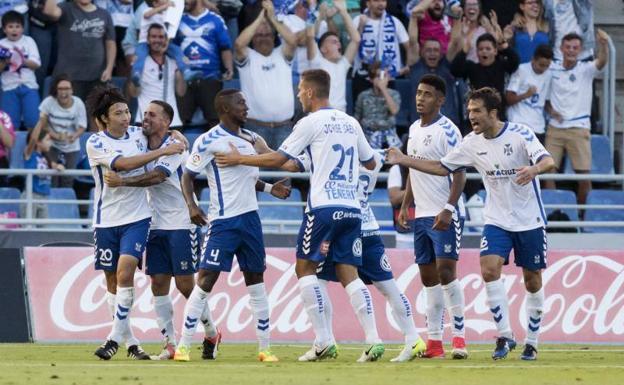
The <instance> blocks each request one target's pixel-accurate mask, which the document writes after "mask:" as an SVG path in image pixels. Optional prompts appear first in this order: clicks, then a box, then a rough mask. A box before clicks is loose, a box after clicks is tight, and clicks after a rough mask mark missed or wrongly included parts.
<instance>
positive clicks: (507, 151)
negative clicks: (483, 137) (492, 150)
mask: <svg viewBox="0 0 624 385" xmlns="http://www.w3.org/2000/svg"><path fill="white" fill-rule="evenodd" d="M503 153H504V154H505V155H507V156H510V155H511V154H513V148H511V143H505V147H504V148H503Z"/></svg>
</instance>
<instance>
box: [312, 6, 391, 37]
mask: <svg viewBox="0 0 624 385" xmlns="http://www.w3.org/2000/svg"><path fill="white" fill-rule="evenodd" d="M311 3H312V1H311ZM319 3H320V4H321V6H323V4H324V6H325V7H326V9H327V15H326V16H327V18H326V20H327V27H328V30H329V31H332V32H335V33H336V34H337V35H338V37H339V38H340V44H342V45H343V46H347V45H348V44H349V42H350V36H349V31H348V30H347V26H346V24H345V20H346V19H344V18H343V17H342V16H341V15H340V13H339V12H338V9H337V8H336V7H335V6H334V4H336V2H335V1H333V0H321V1H319ZM343 3H344V4H345V8H346V10H347V13H348V14H349V18H350V19H351V21H353V18H354V17H357V16H358V15H360V13H361V12H360V0H344V1H343ZM319 8H320V7H319ZM398 8H399V11H400V8H401V6H400V5H399V6H398ZM394 16H396V17H399V15H396V14H395V15H394ZM355 26H356V27H357V24H355ZM325 32H327V31H323V29H322V28H321V30H320V33H321V34H323V33H325Z"/></svg>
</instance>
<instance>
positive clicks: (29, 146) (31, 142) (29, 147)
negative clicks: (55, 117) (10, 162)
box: [2, 114, 47, 159]
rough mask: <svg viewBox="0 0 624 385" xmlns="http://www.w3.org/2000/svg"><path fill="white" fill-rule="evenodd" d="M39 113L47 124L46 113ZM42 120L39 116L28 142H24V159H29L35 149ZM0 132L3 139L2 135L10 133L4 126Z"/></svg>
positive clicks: (41, 127) (41, 128)
mask: <svg viewBox="0 0 624 385" xmlns="http://www.w3.org/2000/svg"><path fill="white" fill-rule="evenodd" d="M41 115H42V117H43V116H46V119H45V122H46V124H47V115H44V114H41ZM43 121H44V119H42V118H41V117H40V118H39V121H38V122H37V124H36V125H35V128H33V130H32V133H31V134H30V140H29V141H28V143H26V148H24V159H30V156H31V155H32V153H33V152H34V151H35V146H36V145H37V142H38V141H39V135H41V130H43V126H44V124H43ZM2 134H3V135H2V136H3V138H2V139H3V141H4V135H9V137H10V134H9V133H8V132H7V131H6V130H5V129H4V127H2ZM11 144H12V143H11ZM5 145H6V144H5Z"/></svg>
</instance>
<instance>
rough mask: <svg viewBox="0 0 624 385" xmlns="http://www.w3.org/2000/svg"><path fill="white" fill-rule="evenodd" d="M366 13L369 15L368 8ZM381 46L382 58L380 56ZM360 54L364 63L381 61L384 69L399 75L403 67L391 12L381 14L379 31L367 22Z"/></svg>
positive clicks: (363, 31)
mask: <svg viewBox="0 0 624 385" xmlns="http://www.w3.org/2000/svg"><path fill="white" fill-rule="evenodd" d="M364 14H365V15H366V16H369V11H368V9H367V10H365V11H364ZM378 44H379V45H380V46H378ZM380 48H381V58H379V51H380ZM358 54H359V57H360V60H361V62H362V63H363V64H372V63H373V62H374V61H381V68H382V69H385V70H387V71H388V72H389V73H390V75H391V76H393V77H396V76H398V74H399V70H400V69H401V68H400V67H401V56H400V51H399V45H398V39H397V33H396V25H395V24H394V19H393V17H392V16H391V15H390V14H389V13H387V12H386V11H384V13H383V15H381V23H380V26H379V30H378V31H377V33H375V31H374V29H373V26H372V25H370V24H369V23H366V25H365V26H364V29H363V30H362V40H361V41H360V47H359V52H358Z"/></svg>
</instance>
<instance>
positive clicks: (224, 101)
mask: <svg viewBox="0 0 624 385" xmlns="http://www.w3.org/2000/svg"><path fill="white" fill-rule="evenodd" d="M240 93H241V91H240V90H237V89H235V88H226V89H223V90H221V91H219V92H218V93H217V96H215V101H214V108H215V111H217V114H218V115H219V116H223V115H226V114H227V113H228V112H230V111H231V110H232V106H233V103H234V100H235V99H234V96H235V95H237V94H240Z"/></svg>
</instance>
